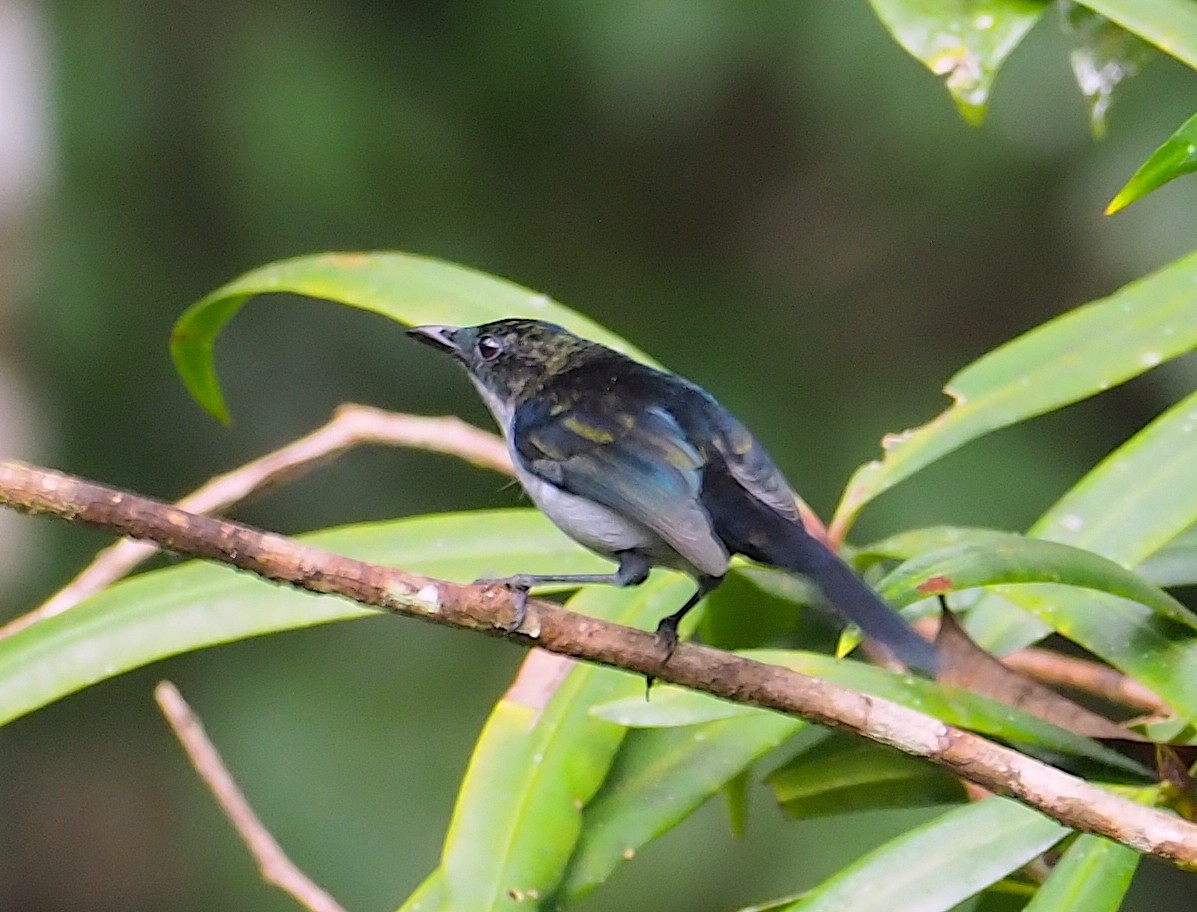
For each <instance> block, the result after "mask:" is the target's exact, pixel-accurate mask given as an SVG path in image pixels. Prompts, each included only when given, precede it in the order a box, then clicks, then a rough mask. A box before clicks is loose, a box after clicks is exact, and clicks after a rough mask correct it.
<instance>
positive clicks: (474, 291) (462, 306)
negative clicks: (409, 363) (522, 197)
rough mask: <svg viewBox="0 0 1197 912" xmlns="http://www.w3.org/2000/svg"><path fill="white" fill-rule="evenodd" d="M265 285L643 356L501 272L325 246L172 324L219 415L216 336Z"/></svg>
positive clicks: (408, 317)
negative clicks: (564, 333)
mask: <svg viewBox="0 0 1197 912" xmlns="http://www.w3.org/2000/svg"><path fill="white" fill-rule="evenodd" d="M271 292H290V293H292V294H300V295H308V296H309V297H313V298H327V299H328V300H330V301H335V302H337V303H339V304H347V305H349V306H350V307H359V308H361V309H363V310H369V311H373V312H374V313H378V314H382V315H383V316H385V317H390V318H391V319H392V320H397V321H398V322H400V323H407V324H416V323H454V324H473V323H485V322H488V321H490V320H498V319H501V318H503V317H535V318H537V319H541V320H549V321H550V322H553V323H560V324H561V325H562V326H565V327H567V328H569V329H572V330H574V331H576V332H578V333H579V334H581V335H584V336H586V337H587V338H588V339H594V340H595V341H597V342H602V343H604V344H606V345H610V346H612V347H613V348H617V349H619V350H621V351H624V352H627V353H628V354H630V355H632V356H634V357H636V358H638V359H640V360H642V361H648V360H649V359H647V358H646V357H645V356H644V355H643V354H641V353H640V352H638V351H636V350H635V349H633V348H632V347H631V346H629V345H628V344H627V343H626V342H624V341H623V340H622V339H620V338H618V337H617V336H614V335H613V334H612V333H610V332H609V331H608V330H606V329H604V328H603V327H601V326H599V325H598V324H597V323H594V322H593V321H591V320H588V319H587V318H586V317H583V316H580V315H579V314H577V313H574V312H573V311H572V310H569V309H568V308H565V307H563V306H561V305H560V304H558V303H556V302H555V301H553V300H551V299H550V298H549V297H548V296H546V295H543V294H536V293H535V292H532V291H529V290H528V289H526V288H521V287H520V286H519V285H516V284H514V283H512V282H508V281H506V280H504V279H498V278H494V277H492V276H488V275H486V274H484V273H481V272H477V271H475V270H473V269H467V268H466V267H464V266H455V265H453V264H451V263H446V262H442V261H440V260H434V259H430V258H428V257H421V256H415V255H413V254H407V253H323V254H316V255H314V256H304V257H297V258H296V259H292V260H281V261H279V262H277V263H271V264H269V265H267V266H262V267H260V268H258V269H255V270H253V271H252V272H247V273H246V274H245V275H243V276H241V277H239V278H236V279H234V280H233V281H231V282H229V283H228V284H227V285H224V286H222V287H220V288H218V289H216V291H214V292H212V293H211V294H209V295H207V296H206V297H204V298H202V299H201V300H199V301H198V302H196V303H195V304H193V305H192V306H191V307H189V308H188V309H187V310H186V311H185V312H184V313H183V315H182V316H181V317H179V319H178V321H177V322H176V323H175V328H174V332H173V333H172V336H171V355H172V356H173V357H174V361H175V367H176V368H177V369H178V371H179V375H180V376H181V377H182V378H183V382H184V383H185V384H186V385H187V389H188V390H190V391H191V395H192V396H194V397H195V398H196V400H197V401H198V402H199V403H200V404H201V405H202V406H203V407H204V408H206V409H207V410H208V411H209V412H211V413H212V414H213V415H215V416H216V417H217V418H219V419H220V420H221V421H227V420H228V417H229V415H228V409H227V407H226V406H225V403H224V397H223V396H222V395H221V392H220V384H219V382H218V381H217V379H216V368H215V365H214V364H213V360H212V349H213V346H214V344H215V341H216V336H217V334H218V333H219V332H220V330H221V328H222V327H223V326H224V324H225V323H227V322H228V321H229V320H230V319H232V317H233V316H234V314H236V313H237V311H238V310H240V309H241V306H242V305H243V304H244V303H245V302H246V301H248V300H249V299H250V298H252V297H253V296H254V295H260V294H268V293H271Z"/></svg>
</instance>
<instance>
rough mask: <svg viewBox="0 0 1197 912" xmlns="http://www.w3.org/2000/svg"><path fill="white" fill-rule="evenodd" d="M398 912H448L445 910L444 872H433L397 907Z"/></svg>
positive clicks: (437, 869)
mask: <svg viewBox="0 0 1197 912" xmlns="http://www.w3.org/2000/svg"><path fill="white" fill-rule="evenodd" d="M399 912H448V910H447V909H446V908H445V872H444V871H442V870H441V869H440V868H436V869H435V870H433V872H432V873H431V874H429V875H428V876H427V877H425V878H424V881H423V883H421V884H420V885H419V886H418V887H416V889H415V892H413V893H412V894H411V896H409V897H407V901H406V902H405V903H404V904H403V905H402V906H400V907H399Z"/></svg>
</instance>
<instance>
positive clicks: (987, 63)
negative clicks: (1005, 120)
mask: <svg viewBox="0 0 1197 912" xmlns="http://www.w3.org/2000/svg"><path fill="white" fill-rule="evenodd" d="M872 4H873V10H874V11H875V12H876V13H877V18H878V19H880V20H881V22H882V23H883V24H884V25H885V27H886V28H887V29H888V30H889V31H890V33H891V34H892V35H893V36H894V39H895V40H896V41H897V42H898V44H900V45H902V47H904V48H905V49H906V50H907V51H909V52H910V53H911V54H912V55H913V56H914V57H916V58H917V59H919V60H921V61H922V62H923V63H924V64H925V65H926V66H927V69H929V70H930V71H931V72H932V73H934V74H935V75H937V76H942V77H944V81H945V82H946V84H947V88H948V91H949V92H951V94H952V98H953V99H954V100H955V102H956V107H957V108H958V109H959V110H960V113H961V115H962V116H963V117H964V119H965V120H966V121H968V122H969V123H971V124H980V123H981V121H982V120H983V119H984V117H985V104H986V102H987V101H988V99H989V91H990V89H991V88H992V87H993V80H994V78H995V77H996V76H997V71H998V69H999V68H1000V67H1001V65H1002V63H1003V62H1004V61H1005V59H1006V58H1007V57H1008V56H1009V55H1010V52H1011V51H1013V50H1014V49H1015V48H1016V47H1018V43H1019V42H1020V41H1022V39H1023V36H1025V35H1026V33H1027V32H1028V31H1030V29H1031V26H1033V25H1034V24H1035V23H1036V22H1038V21H1039V17H1040V16H1042V15H1043V13H1044V12H1045V11H1046V10H1047V8H1048V4H1047V2H1046V0H969V2H967V3H936V2H934V0H872Z"/></svg>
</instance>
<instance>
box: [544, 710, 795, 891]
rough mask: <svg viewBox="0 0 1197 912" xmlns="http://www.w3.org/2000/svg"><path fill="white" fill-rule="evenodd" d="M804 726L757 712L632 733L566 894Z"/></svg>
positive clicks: (598, 876) (589, 814)
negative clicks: (713, 720) (738, 716)
mask: <svg viewBox="0 0 1197 912" xmlns="http://www.w3.org/2000/svg"><path fill="white" fill-rule="evenodd" d="M654 699H655V694H654ZM641 702H643V700H641ZM802 725H803V723H802V722H801V721H800V720H798V719H794V718H790V717H787V716H782V715H778V714H777V713H765V712H755V713H753V714H751V715H746V716H742V717H740V718H734V719H725V720H722V721H718V722H709V723H706V724H703V725H691V726H686V727H684V728H667V729H656V730H647V731H633V732H630V733H629V734H628V737H627V738H626V739H625V741H624V743H623V746H622V748H621V749H620V753H619V756H618V758H617V759H616V762H615V765H614V766H613V767H612V769H611V774H610V776H609V777H608V778H607V781H606V782H605V783H603V787H602V789H601V790H600V791H599V793H598V794H597V795H595V797H594V800H593V801H592V802H591V803H590V804H589V805H588V806H587V807H586V812H585V815H584V828H583V830H582V835H581V838H580V839H579V840H578V845H577V849H576V851H575V853H574V857H573V858H572V859H571V860H570V864H569V869H568V871H567V873H566V876H565V879H564V881H563V882H562V885H561V890H560V898H561V900H562V901H572V900H575V899H577V898H579V897H581V896H584V895H585V894H587V893H589V892H590V891H591V890H593V889H594V888H595V887H596V886H598V885H599V884H601V883H602V882H603V881H604V880H606V879H607V877H609V876H610V874H611V872H612V871H614V870H615V869H616V868H617V867H619V866H620V865H621V864H623V863H624V862H626V861H629V860H630V859H631V858H632V857H633V856H634V855H635V853H636V852H637V851H638V850H639V849H640V847H641V846H643V845H645V844H646V843H648V842H650V841H652V840H653V839H655V838H656V837H657V836H660V835H661V834H662V833H664V832H666V831H667V830H669V829H671V828H672V827H674V826H676V825H677V824H678V823H679V822H681V821H682V820H684V819H685V818H686V817H688V816H689V815H690V814H691V813H692V812H693V811H694V810H695V809H696V808H698V807H699V806H700V805H702V804H703V803H704V802H705V801H707V800H708V799H709V798H711V797H712V796H713V795H715V794H717V793H718V792H719V790H720V789H722V788H723V787H724V786H725V785H727V784H728V783H729V782H731V781H732V780H733V779H735V778H736V777H737V776H738V775H740V774H741V773H742V772H743V771H744V770H745V769H746V768H747V767H748V766H749V765H750V764H751V763H752V762H753V761H754V760H756V759H757V758H759V757H761V756H763V755H764V754H766V753H767V752H769V751H770V750H772V749H773V748H774V747H776V746H777V745H779V744H781V743H782V742H783V741H784V740H785V739H786V738H788V737H789V736H790V735H792V734H793V733H794V732H795V731H797V730H798V729H799V728H801V726H802Z"/></svg>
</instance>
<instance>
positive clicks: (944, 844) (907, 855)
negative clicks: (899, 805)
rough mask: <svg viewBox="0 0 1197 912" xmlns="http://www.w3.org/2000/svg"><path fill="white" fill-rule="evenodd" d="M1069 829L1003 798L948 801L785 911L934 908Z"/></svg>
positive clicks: (947, 905) (1001, 873)
mask: <svg viewBox="0 0 1197 912" xmlns="http://www.w3.org/2000/svg"><path fill="white" fill-rule="evenodd" d="M1066 835H1068V830H1067V829H1066V828H1065V827H1062V826H1060V824H1058V823H1056V822H1055V821H1054V820H1051V819H1050V818H1048V817H1045V816H1043V815H1042V814H1040V813H1039V812H1038V811H1032V810H1031V809H1030V808H1027V807H1024V806H1023V805H1021V804H1018V803H1017V802H1014V801H1010V800H1009V799H1006V798H986V799H985V800H983V801H977V802H974V803H972V804H966V805H963V806H962V807H958V808H954V809H953V810H950V811H948V812H947V813H945V814H942V815H940V816H939V817H936V818H935V819H934V820H932V821H931V822H929V823H926V824H924V825H922V826H920V827H918V828H916V829H913V830H911V831H909V832H908V833H905V834H903V835H902V836H899V837H898V838H897V839H894V840H891V841H890V842H888V843H886V844H885V845H883V846H882V847H881V848H879V849H876V850H875V851H873V852H870V853H869V854H868V855H866V856H865V857H864V858H862V859H860V860H859V861H857V862H855V863H854V864H851V865H849V866H848V867H847V868H845V869H844V870H842V871H841V872H840V873H838V874H836V875H835V876H833V877H832V878H830V879H829V880H827V881H825V882H824V883H822V884H821V885H819V886H818V887H816V888H815V889H814V890H812V891H811V892H810V893H808V894H807V895H806V896H805V897H804V898H802V899H801V900H799V901H798V902H796V903H794V904H793V905H792V906H788V907H786V910H787V912H830V910H833V909H834V910H837V912H839V910H843V909H851V910H852V912H873V910H876V912H894V910H896V909H903V910H916V909H917V910H919V912H938V910H947V909H951V908H952V907H953V906H955V905H956V904H957V903H960V902H963V901H964V900H965V899H967V898H968V897H970V896H972V895H973V894H975V893H977V892H979V891H981V890H983V889H985V887H987V886H989V885H990V884H992V883H994V882H995V881H998V880H1000V879H1001V878H1003V877H1005V876H1006V875H1007V874H1009V873H1010V872H1011V871H1014V870H1015V869H1017V868H1020V867H1022V866H1023V865H1025V864H1026V863H1027V862H1028V861H1030V860H1031V859H1032V858H1034V857H1035V856H1037V855H1039V854H1040V853H1041V852H1043V851H1045V850H1047V849H1049V848H1051V847H1052V846H1053V845H1055V844H1056V843H1057V842H1059V841H1060V840H1061V839H1063V838H1064V837H1065V836H1066Z"/></svg>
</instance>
